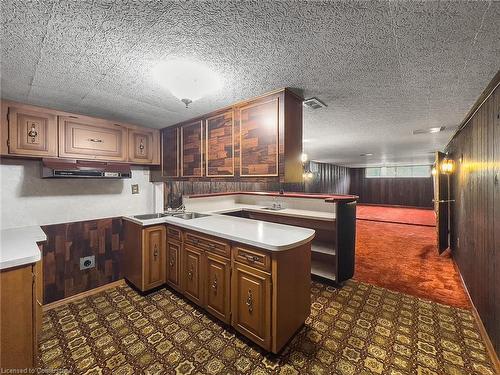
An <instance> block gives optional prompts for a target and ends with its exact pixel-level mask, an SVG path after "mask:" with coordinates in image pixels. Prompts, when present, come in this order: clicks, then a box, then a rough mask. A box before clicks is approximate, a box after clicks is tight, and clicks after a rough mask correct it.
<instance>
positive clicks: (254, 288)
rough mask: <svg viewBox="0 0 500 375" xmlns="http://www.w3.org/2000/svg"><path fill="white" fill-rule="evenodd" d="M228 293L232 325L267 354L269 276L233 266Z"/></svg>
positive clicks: (245, 267)
mask: <svg viewBox="0 0 500 375" xmlns="http://www.w3.org/2000/svg"><path fill="white" fill-rule="evenodd" d="M231 293H232V296H231V300H232V308H231V309H232V323H231V325H232V326H233V327H234V328H235V329H236V330H238V331H240V332H241V333H243V334H244V335H246V336H248V337H249V338H250V339H252V340H253V341H255V342H256V343H258V344H259V345H260V346H262V347H263V348H265V349H267V350H270V345H271V275H270V274H268V273H266V272H262V271H259V270H257V269H255V268H251V267H248V266H246V265H243V264H239V263H236V262H234V263H233V275H232V280H231Z"/></svg>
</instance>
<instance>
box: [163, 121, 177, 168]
mask: <svg viewBox="0 0 500 375" xmlns="http://www.w3.org/2000/svg"><path fill="white" fill-rule="evenodd" d="M161 136H162V140H161V142H162V146H161V158H162V166H163V168H162V176H163V177H179V157H180V150H179V147H178V145H179V128H166V129H163V131H162V132H161ZM164 145H170V146H169V147H164ZM166 150H169V151H168V152H166Z"/></svg>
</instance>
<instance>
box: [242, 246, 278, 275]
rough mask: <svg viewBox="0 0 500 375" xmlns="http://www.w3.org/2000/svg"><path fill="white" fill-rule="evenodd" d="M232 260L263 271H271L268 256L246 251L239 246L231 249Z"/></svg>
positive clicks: (254, 251)
mask: <svg viewBox="0 0 500 375" xmlns="http://www.w3.org/2000/svg"><path fill="white" fill-rule="evenodd" d="M233 259H234V261H235V262H239V263H243V264H248V265H249V266H252V267H255V268H259V269H261V270H264V271H268V272H270V271H271V257H270V256H269V254H266V253H261V252H259V251H256V250H253V249H252V250H250V249H246V248H244V247H240V246H234V247H233Z"/></svg>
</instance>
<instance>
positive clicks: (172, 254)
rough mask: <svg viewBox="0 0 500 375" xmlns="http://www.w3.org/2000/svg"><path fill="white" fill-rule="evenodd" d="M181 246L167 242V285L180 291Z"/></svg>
mask: <svg viewBox="0 0 500 375" xmlns="http://www.w3.org/2000/svg"><path fill="white" fill-rule="evenodd" d="M180 275H181V244H180V243H178V242H176V241H171V240H170V237H169V239H168V242H167V284H168V285H170V286H171V287H173V288H174V289H176V290H178V291H180V290H181V278H180Z"/></svg>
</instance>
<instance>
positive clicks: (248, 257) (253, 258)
mask: <svg viewBox="0 0 500 375" xmlns="http://www.w3.org/2000/svg"><path fill="white" fill-rule="evenodd" d="M242 256H243V257H244V258H245V259H246V260H247V261H249V262H250V263H254V262H257V261H258V260H259V257H258V256H255V255H249V254H242Z"/></svg>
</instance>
